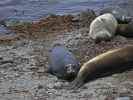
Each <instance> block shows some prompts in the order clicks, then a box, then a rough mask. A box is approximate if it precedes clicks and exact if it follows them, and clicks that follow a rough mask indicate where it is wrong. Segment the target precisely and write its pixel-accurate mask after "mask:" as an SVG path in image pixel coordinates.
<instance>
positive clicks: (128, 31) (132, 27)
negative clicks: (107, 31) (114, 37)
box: [116, 21, 133, 38]
mask: <svg viewBox="0 0 133 100" xmlns="http://www.w3.org/2000/svg"><path fill="white" fill-rule="evenodd" d="M116 34H118V35H122V36H124V37H128V38H133V21H131V22H129V23H128V24H118V27H117V30H116Z"/></svg>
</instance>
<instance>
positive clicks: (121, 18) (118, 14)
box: [100, 7, 132, 24]
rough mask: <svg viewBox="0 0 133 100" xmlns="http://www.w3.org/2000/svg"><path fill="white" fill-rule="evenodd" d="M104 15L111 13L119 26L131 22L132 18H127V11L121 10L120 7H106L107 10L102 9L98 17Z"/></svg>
mask: <svg viewBox="0 0 133 100" xmlns="http://www.w3.org/2000/svg"><path fill="white" fill-rule="evenodd" d="M105 13H111V14H113V15H114V17H115V18H116V19H117V21H118V23H119V24H122V23H125V24H126V23H129V22H130V21H131V20H132V17H131V16H129V14H128V11H127V10H125V9H122V8H120V7H108V8H103V9H102V10H101V11H100V15H102V14H105Z"/></svg>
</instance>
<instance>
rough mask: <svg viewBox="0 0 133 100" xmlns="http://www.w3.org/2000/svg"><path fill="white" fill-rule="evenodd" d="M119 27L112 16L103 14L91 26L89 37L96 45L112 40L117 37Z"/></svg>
mask: <svg viewBox="0 0 133 100" xmlns="http://www.w3.org/2000/svg"><path fill="white" fill-rule="evenodd" d="M117 25H118V23H117V20H116V19H115V17H114V16H113V15H112V14H110V13H106V14H103V15H101V16H98V17H96V18H95V19H94V20H93V21H92V23H91V24H90V30H89V36H90V37H91V38H92V39H94V40H95V42H96V43H97V42H100V41H102V40H104V41H106V40H110V39H111V38H112V37H113V36H114V35H115V32H116V28H117Z"/></svg>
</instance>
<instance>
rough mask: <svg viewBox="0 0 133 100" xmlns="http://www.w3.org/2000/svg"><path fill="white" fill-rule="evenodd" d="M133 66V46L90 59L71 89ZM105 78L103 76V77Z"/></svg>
mask: <svg viewBox="0 0 133 100" xmlns="http://www.w3.org/2000/svg"><path fill="white" fill-rule="evenodd" d="M131 65H133V45H131V46H126V47H123V48H117V49H113V50H110V51H107V52H105V53H103V54H100V55H99V56H96V57H94V58H92V59H90V60H89V61H88V62H86V63H84V64H83V66H81V68H80V70H79V72H78V75H77V77H76V78H75V80H74V81H73V82H72V84H71V86H72V87H71V88H79V87H80V86H82V85H83V84H84V83H85V82H86V81H88V80H92V79H94V78H95V76H100V75H101V76H102V74H105V75H106V74H108V72H111V71H115V70H120V69H124V71H125V69H126V68H127V66H129V68H130V67H131V68H132V66H131ZM102 77H103V76H102Z"/></svg>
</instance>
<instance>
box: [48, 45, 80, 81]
mask: <svg viewBox="0 0 133 100" xmlns="http://www.w3.org/2000/svg"><path fill="white" fill-rule="evenodd" d="M48 63H49V67H48V72H49V73H51V74H53V75H55V76H57V77H58V78H61V79H65V80H72V79H74V77H75V76H76V75H77V73H78V71H79V69H80V66H79V61H78V60H77V59H76V58H75V57H74V55H73V54H72V53H71V52H70V51H68V50H67V48H66V47H64V46H63V45H61V44H55V45H54V46H53V47H52V49H51V50H50V51H49V55H48Z"/></svg>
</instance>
